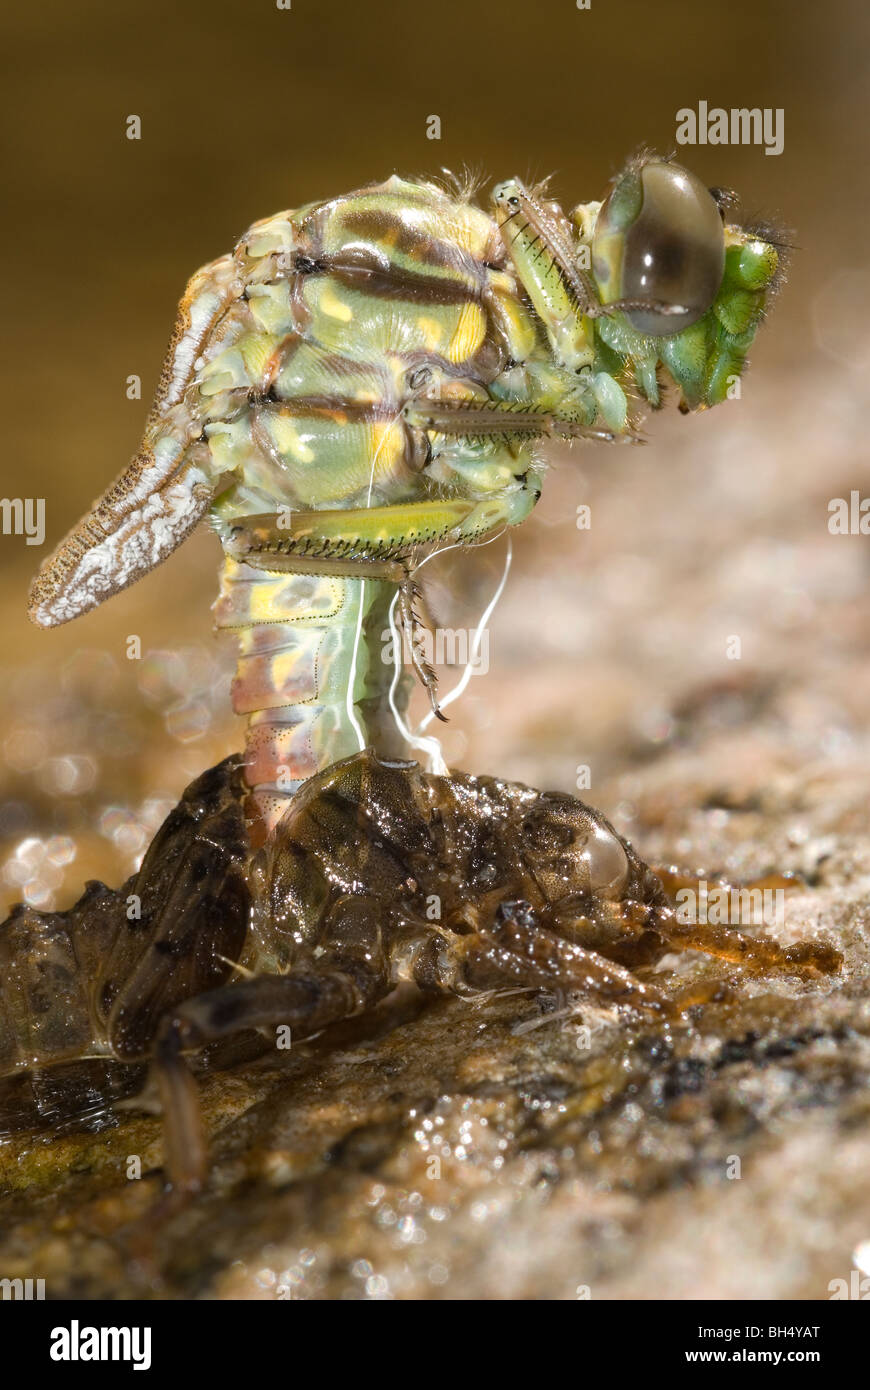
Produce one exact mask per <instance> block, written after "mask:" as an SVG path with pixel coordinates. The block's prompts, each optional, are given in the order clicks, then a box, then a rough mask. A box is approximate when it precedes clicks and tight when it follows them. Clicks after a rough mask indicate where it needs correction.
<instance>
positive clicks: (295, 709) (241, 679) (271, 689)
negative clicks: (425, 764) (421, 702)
mask: <svg viewBox="0 0 870 1390" xmlns="http://www.w3.org/2000/svg"><path fill="white" fill-rule="evenodd" d="M394 593H395V586H394V585H392V584H387V583H384V582H381V581H377V580H371V579H366V580H361V579H345V578H333V577H329V576H325V575H314V574H270V573H267V572H264V571H262V570H256V569H254V568H252V567H251V566H248V565H245V564H238V563H237V562H236V561H235V560H233V559H231V558H230V557H227V558H226V559H225V560H224V565H223V570H222V574H221V590H220V596H219V598H218V600H217V603H216V604H215V610H214V611H215V622H216V626H217V627H219V628H232V629H235V630H236V632H237V636H238V640H239V655H238V665H237V668H236V676H235V679H234V681H233V685H232V702H233V708H234V710H235V711H236V713H237V714H246V715H248V716H249V718H248V730H247V740H246V750H245V762H246V767H245V779H246V781H247V783H248V785H249V787H250V788H251V796H250V798H249V804H248V812H249V814H250V816H251V819H252V821H253V822H254V824H255V826H258V827H260V828H261V829H262V830H263V832H264V833H265V834H267V835H268V834H270V833H271V832H272V830H274V828H275V825H276V824H277V822H278V821H279V820H280V818H281V816H282V815H283V814H284V812H285V811H286V809H287V806H288V804H289V798H290V797H291V796H292V794H293V792H294V791H295V790H296V789H297V788H298V787H299V784H300V783H301V782H303V781H305V779H306V778H308V777H311V776H313V775H314V774H315V773H316V772H318V771H320V770H321V769H322V768H324V767H326V766H328V765H329V764H330V763H332V762H335V761H337V760H338V759H340V758H346V757H349V756H351V754H353V753H357V752H359V750H360V749H361V748H364V747H366V746H367V745H369V744H372V743H375V742H376V743H377V746H378V749H379V751H381V752H386V753H387V754H390V755H396V754H400V753H401V752H402V745H401V738H400V735H399V733H398V729H397V727H396V726H395V722H394V721H392V723H393V727H392V730H390V728H389V727H388V725H387V721H386V720H385V718H384V712H385V710H386V709H387V708H388V702H387V694H388V691H389V687H390V684H391V682H392V679H393V673H394V668H393V664H392V661H391V660H390V649H389V643H388V642H385V639H384V635H383V634H384V633H385V631H388V627H389V608H390V604H391V602H392V599H393V595H394ZM385 655H386V659H385ZM405 690H406V683H405V682H404V681H403V682H401V684H400V687H399V699H398V705H399V708H401V707H402V705H403V704H404V703H405ZM382 726H384V727H382ZM385 740H386V745H387V746H386V748H385Z"/></svg>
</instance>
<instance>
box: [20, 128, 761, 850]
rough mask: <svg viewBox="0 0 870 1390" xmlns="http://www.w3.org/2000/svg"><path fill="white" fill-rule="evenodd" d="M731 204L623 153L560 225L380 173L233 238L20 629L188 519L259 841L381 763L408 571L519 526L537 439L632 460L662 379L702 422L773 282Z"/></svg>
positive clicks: (99, 597) (105, 582)
mask: <svg viewBox="0 0 870 1390" xmlns="http://www.w3.org/2000/svg"><path fill="white" fill-rule="evenodd" d="M726 205H727V200H726V199H725V198H724V197H722V196H720V195H718V194H715V193H711V192H710V191H708V190H707V189H706V188H705V187H704V185H703V184H702V183H701V182H700V181H699V180H698V179H697V178H695V177H694V176H693V175H692V174H690V173H688V172H686V171H685V170H684V169H682V168H680V167H679V166H678V165H676V164H674V163H672V162H669V161H667V160H661V159H657V158H655V157H652V156H648V155H642V156H638V157H637V158H636V159H634V160H633V161H632V162H631V163H630V164H629V165H628V166H627V168H626V169H625V171H624V172H623V173H622V174H621V175H620V176H619V178H618V179H617V180H616V181H615V182H614V184H613V187H612V188H611V191H610V193H609V195H608V197H607V199H606V201H605V202H604V203H603V204H599V203H585V204H581V205H580V206H579V207H578V208H576V209H575V211H574V212H573V213H572V215H571V216H570V217H568V216H566V215H565V214H564V213H563V212H562V210H561V209H560V208H559V207H558V206H557V205H556V204H555V203H553V202H552V201H549V200H548V198H547V196H546V194H545V193H544V192H543V191H541V190H538V191H528V190H526V189H525V188H524V186H523V185H522V184H521V183H520V182H519V181H518V180H516V179H514V180H510V181H509V182H506V183H502V184H500V185H498V186H497V187H496V189H495V190H494V194H493V205H492V211H491V212H485V211H483V210H481V209H480V208H478V207H477V206H475V204H474V203H473V201H472V198H471V194H470V192H469V191H468V190H464V189H462V188H459V187H447V186H441V185H436V184H434V183H429V182H422V181H407V180H403V179H400V178H397V177H393V178H390V179H388V180H387V181H386V182H385V183H383V184H379V185H374V186H371V187H368V188H364V189H362V190H360V191H359V192H355V193H351V194H348V195H346V196H344V197H339V198H336V199H332V200H330V201H327V202H318V203H311V204H308V205H306V206H304V207H302V208H300V209H298V210H297V211H294V212H286V213H281V214H279V215H278V216H275V217H271V218H268V219H266V220H265V221H262V222H258V223H255V224H254V226H253V227H251V229H250V230H249V231H248V232H247V233H246V234H245V235H244V236H243V237H242V239H241V240H240V241H239V243H238V245H237V246H236V248H235V250H234V251H233V252H232V253H231V254H230V255H227V256H223V257H222V258H221V259H219V260H217V261H214V262H213V263H212V264H210V265H208V266H206V267H204V268H203V269H202V270H200V271H198V272H197V274H196V275H195V276H194V277H193V279H192V280H191V281H190V283H189V285H188V287H187V291H186V293H185V295H184V298H183V300H182V302H181V307H180V312H179V317H178V322H177V325H176V329H175V333H174V336H173V338H172V342H171V345H170V349H169V354H168V357H167V359H166V364H165V366H164V370H163V374H162V377H161V380H160V385H159V388H158V392H157V397H156V401H155V404H154V407H153V409H152V412H151V415H150V417H149V420H148V423H147V427H146V432H145V437H144V440H143V443H142V446H141V448H140V451H139V453H138V454H137V455H136V457H135V458H134V459H133V461H132V463H131V464H130V465H129V467H128V468H127V469H126V470H125V472H124V473H122V474H121V476H120V477H119V479H118V480H117V481H116V482H115V483H114V484H113V486H112V487H111V488H110V489H109V490H108V492H106V493H105V494H104V496H103V497H102V498H101V499H100V500H99V501H98V502H97V503H95V505H94V507H93V509H92V511H91V512H90V513H89V514H88V515H87V516H86V517H85V518H84V519H83V520H82V521H81V522H80V523H79V524H78V526H77V527H76V528H75V529H74V530H73V531H72V532H71V534H70V535H69V536H68V537H67V539H66V540H65V541H64V542H63V543H62V544H61V546H60V547H59V548H58V549H57V551H55V553H54V554H53V555H52V556H51V557H50V558H49V559H48V560H47V561H46V562H45V564H44V565H43V567H42V569H41V571H40V574H39V576H38V577H37V579H36V581H35V583H34V586H33V591H32V604H31V616H32V617H33V619H34V621H36V622H37V623H39V624H41V625H43V626H47V627H50V626H54V625H56V624H59V623H63V622H66V621H68V620H69V619H71V618H74V617H76V616H78V614H80V613H83V612H85V611H87V610H88V609H89V608H92V607H94V606H95V605H97V604H99V603H101V602H102V601H103V600H104V599H106V598H107V597H109V596H110V595H111V594H113V593H115V592H117V591H118V590H119V589H122V588H124V587H125V586H126V585H128V584H130V583H132V582H133V581H134V580H136V579H137V578H139V577H140V576H141V575H142V574H144V573H145V572H146V571H148V570H149V569H151V568H152V567H153V566H154V565H156V564H158V563H159V562H160V561H161V560H163V559H165V558H166V556H167V555H169V554H170V553H171V551H172V550H174V549H175V548H176V547H177V546H178V545H179V544H180V542H181V541H182V540H183V539H184V538H185V537H186V536H187V535H188V534H189V533H190V531H191V530H192V529H193V528H194V527H195V526H196V524H197V523H198V522H199V521H200V520H201V519H202V518H204V517H208V518H209V519H210V521H211V523H212V525H213V526H214V529H215V530H216V531H217V533H218V535H219V537H220V540H221V542H222V545H223V549H224V563H223V570H222V576H221V589H220V597H219V599H218V601H217V604H216V609H215V612H216V622H217V626H218V627H219V628H230V629H234V630H235V631H236V632H237V634H238V639H239V660H238V670H237V676H236V679H235V682H234V684H233V691H232V697H233V703H234V707H235V709H236V710H237V711H238V712H239V713H243V714H247V715H248V716H249V729H248V739H247V761H246V774H245V775H246V778H247V782H248V786H249V789H250V795H249V797H248V803H247V805H248V815H249V819H250V822H251V828H252V834H253V835H254V836H255V837H258V838H259V839H260V840H264V839H267V838H268V836H269V835H270V834H271V833H272V831H273V830H274V828H275V826H276V825H277V823H278V822H279V820H280V819H281V817H282V816H283V815H284V814H285V811H286V809H287V806H288V804H289V798H290V796H291V795H292V793H293V792H294V791H295V790H296V789H298V787H299V786H300V784H301V783H302V782H303V781H304V780H305V779H307V778H308V777H310V776H311V775H313V774H314V773H316V772H318V771H321V770H323V769H324V768H325V767H327V766H329V764H331V763H332V762H334V761H336V760H338V759H341V758H344V757H346V756H349V755H351V754H353V753H354V752H356V751H358V750H359V749H360V748H362V747H364V746H366V745H369V744H370V745H373V746H374V747H375V748H377V750H378V751H379V752H380V753H382V754H386V755H391V754H395V753H398V752H399V751H400V745H399V742H398V740H397V735H396V732H395V724H394V721H393V720H392V719H391V717H390V710H389V708H388V701H387V691H388V687H389V685H390V682H391V679H392V671H391V670H390V668H389V667H388V665H386V664H385V663H384V661H383V660H382V659H381V656H382V652H381V647H382V638H381V634H382V633H383V631H384V629H385V626H386V623H387V620H388V618H389V616H390V612H391V609H392V606H393V604H394V601H396V600H397V596H398V604H399V607H400V613H401V616H402V619H403V621H404V622H405V623H406V624H411V625H413V622H414V598H415V593H414V583H413V571H414V566H415V564H416V563H417V562H418V560H419V557H420V556H421V555H422V554H424V553H427V552H430V551H431V550H432V549H433V548H436V547H442V546H448V545H470V544H473V543H474V542H476V541H479V540H481V539H482V538H485V537H489V536H492V535H494V534H495V533H497V532H498V531H499V530H500V529H501V528H504V527H508V526H513V525H516V524H517V523H519V522H521V521H523V520H524V519H525V518H526V517H527V516H528V514H529V512H530V511H531V510H532V508H533V507H534V505H535V502H536V501H537V499H538V496H539V494H540V490H541V479H542V460H541V456H540V453H539V447H540V442H541V441H546V440H563V441H569V442H570V441H573V440H578V439H601V440H613V439H616V438H623V439H632V438H636V437H637V434H636V430H637V426H638V421H639V416H638V407H639V405H640V404H642V403H643V402H646V403H648V404H650V405H652V406H653V407H657V406H658V405H659V404H660V403H661V399H662V388H663V384H664V382H665V380H666V378H668V377H669V378H671V379H672V381H673V382H674V383H675V385H676V387H677V388H678V390H679V393H680V406H681V408H682V409H689V410H695V409H702V408H705V407H708V406H711V405H715V404H717V403H718V402H719V401H722V400H723V399H725V397H726V395H727V394H728V391H729V387H730V385H731V384H732V383H733V382H734V381H735V380H736V379H737V378H738V377H739V375H740V372H741V371H742V369H743V366H744V363H745V359H746V353H747V350H748V348H749V346H750V343H751V341H752V339H753V337H754V335H755V331H756V328H757V326H758V323H759V321H760V319H761V316H762V314H763V312H764V307H765V300H766V297H767V295H768V294H769V292H770V290H771V288H772V287H773V284H774V281H775V278H776V274H777V265H778V253H777V250H776V249H775V246H774V245H773V244H772V243H771V241H769V240H767V239H766V235H765V234H764V233H761V232H757V233H756V232H753V231H751V230H747V229H743V228H741V227H739V226H736V225H729V224H727V223H726V222H725V220H724V218H725V209H726ZM415 650H416V648H415ZM416 664H417V666H418V672H419V674H420V675H421V676H422V677H423V679H424V681H425V682H426V683H427V685H429V687H430V692H432V691H433V687H434V678H433V676H432V673H431V671H430V670H429V668H428V667H427V666H426V664H425V662H424V661H423V660H422V659H420V658H419V657H418V658H417V659H416ZM433 699H434V693H433ZM406 700H407V684H406V683H403V685H402V686H401V687H400V693H399V696H398V701H399V704H398V706H397V707H402V705H403V702H406Z"/></svg>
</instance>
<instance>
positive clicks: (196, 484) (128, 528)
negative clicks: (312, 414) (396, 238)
mask: <svg viewBox="0 0 870 1390" xmlns="http://www.w3.org/2000/svg"><path fill="white" fill-rule="evenodd" d="M243 288H244V286H243V283H242V280H241V278H240V267H239V262H238V260H237V259H236V258H235V257H233V256H224V257H222V258H221V259H220V260H218V261H214V262H212V264H210V265H207V266H203V268H202V269H201V270H198V271H197V272H196V274H195V275H194V276H193V277H192V279H191V280H190V282H189V283H188V286H187V289H186V291H185V294H184V298H183V299H182V301H181V304H180V305H179V312H178V318H177V320H176V325H175V331H174V333H173V335H172V340H171V342H170V344H169V350H168V352H167V355H166V360H165V363H164V366H163V371H162V373H161V377H160V385H159V388H158V391H157V397H156V399H155V402H154V405H153V407H152V410H151V414H150V416H149V418H148V426H147V429H146V433H145V438H144V440H143V443H142V447H141V449H140V450H139V453H138V454H136V456H135V457H134V458H133V460H132V461H131V462H130V464H129V465H128V466H127V468H125V469H124V471H123V473H121V474H120V476H119V477H118V478H117V479H116V480H115V482H114V483H113V484H112V485H111V487H110V488H109V489H108V490H107V491H106V492H105V493H103V495H102V497H100V498H99V499H98V500H97V501H96V502H95V503H94V505H93V507H92V508H91V510H90V511H89V512H88V514H87V515H86V516H85V517H83V518H82V520H81V521H80V522H79V523H78V524H77V525H76V526H75V527H74V528H73V530H72V531H71V532H70V533H69V535H68V536H67V537H66V538H65V539H64V540H63V541H62V542H61V544H60V545H59V546H58V547H57V549H56V550H55V551H54V553H53V554H52V555H50V556H49V557H48V558H47V559H46V560H45V561H44V562H43V564H42V565H41V566H40V570H39V573H38V574H37V576H36V578H35V580H34V581H33V585H32V587H31V590H30V610H29V612H30V617H31V619H32V620H33V622H35V623H36V624H38V626H40V627H57V626H59V625H60V624H61V623H67V622H69V621H70V619H71V618H76V617H78V615H79V614H80V613H86V612H87V611H88V609H89V608H96V607H97V605H98V604H100V603H102V602H103V601H104V600H105V599H107V598H110V597H111V595H112V594H115V593H118V592H119V590H121V589H125V588H126V587H127V585H128V584H132V583H133V582H134V581H135V580H136V579H139V578H140V577H141V576H142V575H143V574H146V573H147V572H148V571H149V570H151V569H153V568H154V566H155V565H159V564H160V562H161V560H165V559H166V557H167V555H170V554H171V553H172V551H173V550H175V549H176V547H177V546H179V545H180V544H181V542H182V541H183V540H184V539H185V538H186V537H187V536H188V535H189V534H190V532H191V531H192V530H193V529H194V527H195V526H196V524H197V522H199V521H200V519H201V518H202V517H203V515H204V514H205V512H206V511H207V510H208V506H209V503H210V501H211V498H212V495H213V492H214V482H213V479H212V470H211V459H210V455H209V450H208V445H207V444H206V443H205V441H204V440H203V439H202V424H201V421H200V419H199V418H198V414H197V410H196V405H195V401H194V400H193V399H192V393H190V392H189V391H188V387H189V386H190V383H191V380H192V377H193V374H194V370H195V364H196V361H197V359H198V357H199V356H200V353H201V351H202V348H203V345H204V344H205V343H206V341H207V340H208V339H209V337H210V336H211V335H212V334H213V332H214V330H215V326H216V325H217V324H218V322H219V320H220V319H221V318H222V316H223V315H224V314H225V313H226V311H227V309H228V308H229V307H230V306H231V305H232V304H233V303H234V302H235V301H236V300H238V299H239V298H240V296H241V293H242V290H243Z"/></svg>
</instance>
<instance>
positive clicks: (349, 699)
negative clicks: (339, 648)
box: [345, 579, 366, 753]
mask: <svg viewBox="0 0 870 1390" xmlns="http://www.w3.org/2000/svg"><path fill="white" fill-rule="evenodd" d="M365 597H366V582H365V580H364V579H361V580H360V582H359V615H358V617H357V620H356V636H355V637H354V639H353V656H352V657H351V661H350V676H349V677H348V682H347V695H346V696H345V708H346V710H347V717H348V719H349V720H350V722H351V724H352V725H353V730H354V733H355V734H356V737H357V742H358V743H359V751H360V752H361V753H362V751H363V749H364V748H365V746H366V740H365V734H364V733H363V731H362V728H361V727H360V722H359V720H358V719H357V717H356V710H355V709H354V707H353V688H354V686H355V684H356V658H357V653H358V652H359V643H360V637H361V635H362V624H363V612H364V610H365Z"/></svg>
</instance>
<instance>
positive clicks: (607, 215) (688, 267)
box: [592, 159, 725, 337]
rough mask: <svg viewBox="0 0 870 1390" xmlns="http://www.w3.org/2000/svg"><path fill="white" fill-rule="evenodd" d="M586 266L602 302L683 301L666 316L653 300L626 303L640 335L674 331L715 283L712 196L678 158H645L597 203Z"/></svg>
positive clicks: (716, 216) (689, 319)
mask: <svg viewBox="0 0 870 1390" xmlns="http://www.w3.org/2000/svg"><path fill="white" fill-rule="evenodd" d="M592 269H593V273H594V275H595V279H596V281H597V284H598V288H599V291H600V293H601V301H602V303H603V304H612V303H614V302H615V301H617V300H623V299H631V300H650V301H657V303H658V305H674V306H676V305H682V306H684V310H685V311H684V312H682V313H678V314H669V313H666V312H663V311H662V309H661V308H660V307H656V304H655V303H650V307H649V308H648V309H646V308H641V309H628V310H626V315H627V317H628V319H629V320H630V322H631V323H632V324H633V325H634V327H635V328H636V329H637V330H638V332H640V333H646V334H649V335H650V336H652V337H662V336H664V335H665V334H673V333H679V332H680V331H681V330H682V329H683V328H688V327H689V326H690V324H693V323H696V322H697V320H698V319H699V318H702V317H703V315H704V314H706V312H707V310H708V309H709V308H710V305H711V304H712V303H713V300H714V299H715V298H716V295H717V294H718V292H719V287H720V286H721V284H722V276H723V273H724V270H725V231H724V227H723V225H722V216H721V214H720V211H719V205H718V203H717V202H716V199H715V198H714V197H713V195H712V194H711V193H710V191H709V189H707V188H705V187H704V184H703V183H702V182H701V180H700V179H698V178H696V177H695V175H694V174H690V173H689V172H688V170H687V169H683V168H681V167H680V165H679V164H669V163H666V162H665V161H664V160H659V159H655V160H650V161H649V162H648V163H646V164H643V165H641V166H640V167H634V168H631V169H629V170H628V171H627V172H626V173H625V174H623V175H622V176H621V177H620V178H619V179H618V180H617V182H616V184H615V185H614V187H613V188H612V189H611V191H610V193H609V194H608V196H607V198H606V199H605V201H604V203H603V204H602V206H601V210H600V212H599V214H598V220H597V223H596V227H595V235H594V237H593V239H592Z"/></svg>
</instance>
